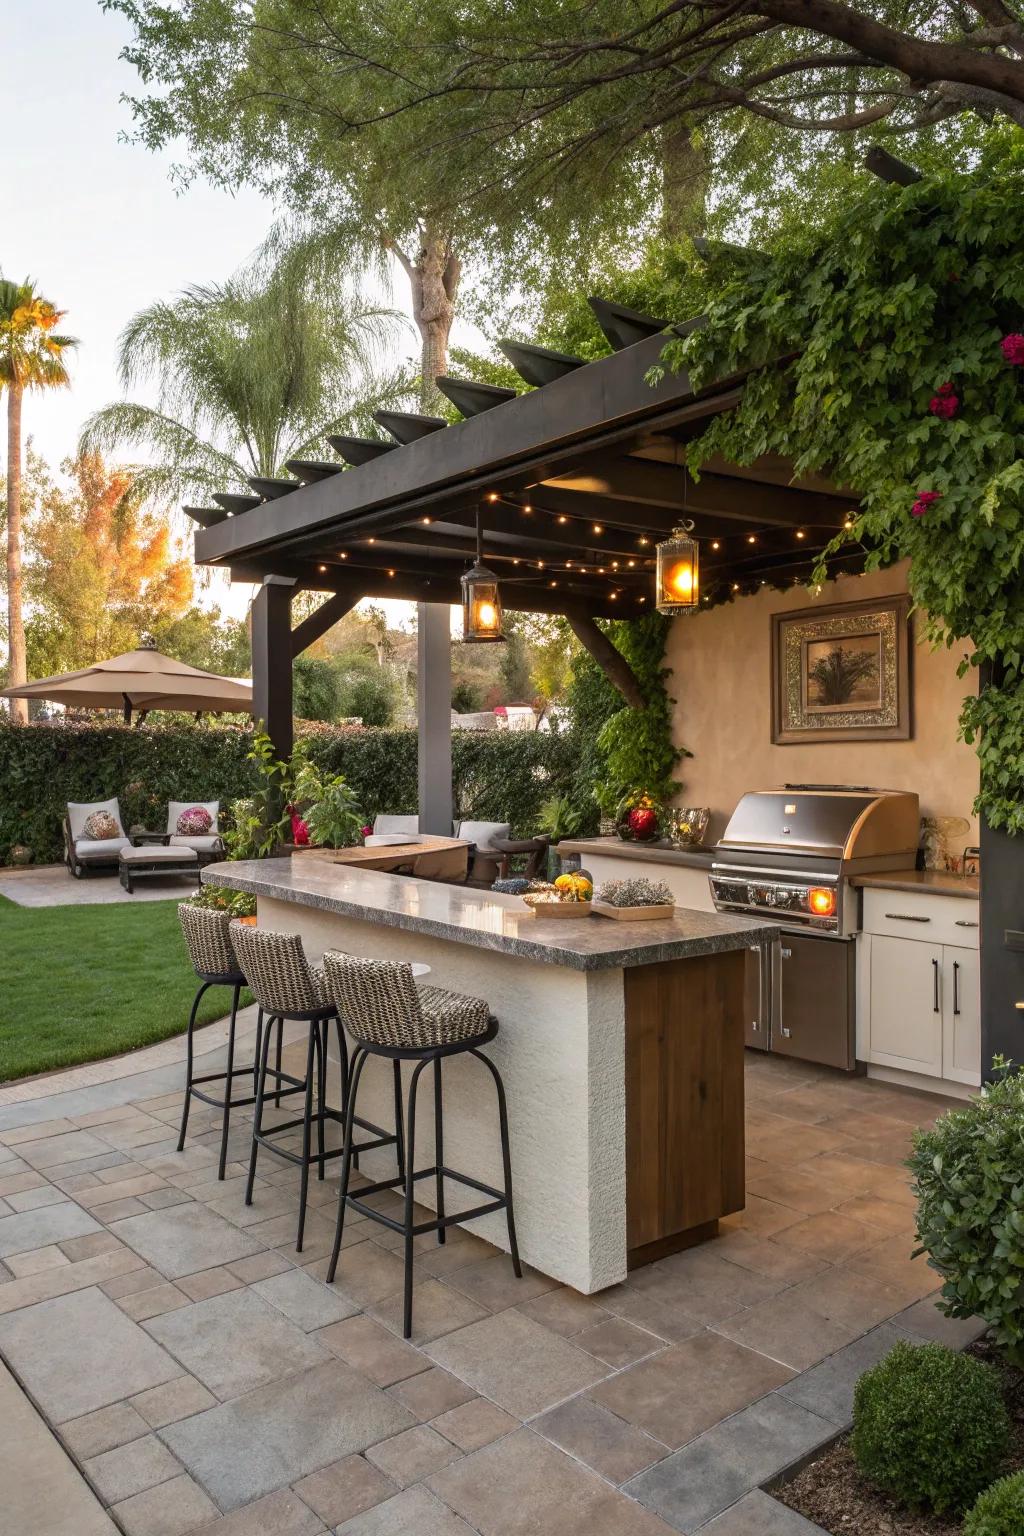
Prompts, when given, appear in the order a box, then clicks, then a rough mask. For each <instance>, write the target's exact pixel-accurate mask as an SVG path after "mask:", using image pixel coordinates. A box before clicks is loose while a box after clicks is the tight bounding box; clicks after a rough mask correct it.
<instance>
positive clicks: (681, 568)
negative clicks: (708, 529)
mask: <svg viewBox="0 0 1024 1536" xmlns="http://www.w3.org/2000/svg"><path fill="white" fill-rule="evenodd" d="M692 532H693V523H692V522H690V521H689V520H687V521H686V522H683V523H680V524H679V525H678V526H677V527H676V528H674V529H673V530H672V536H671V538H668V539H665V540H664V541H663V542H662V543H661V544H659V545H658V548H657V555H658V565H657V578H656V579H657V606H658V612H659V613H664V614H667V615H669V616H671V615H672V614H674V613H695V612H696V611H697V609H698V607H699V606H700V552H699V549H698V547H697V540H696V539H694V538H692V537H691V534H692Z"/></svg>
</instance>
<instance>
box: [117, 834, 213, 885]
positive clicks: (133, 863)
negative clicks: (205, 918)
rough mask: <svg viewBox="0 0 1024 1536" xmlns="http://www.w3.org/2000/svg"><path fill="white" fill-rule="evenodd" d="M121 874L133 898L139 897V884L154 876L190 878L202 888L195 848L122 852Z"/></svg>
mask: <svg viewBox="0 0 1024 1536" xmlns="http://www.w3.org/2000/svg"><path fill="white" fill-rule="evenodd" d="M117 873H118V877H119V879H120V881H121V884H122V885H123V886H124V888H125V890H126V891H127V892H128V894H129V896H132V895H134V894H135V882H136V880H144V879H148V878H149V877H150V876H151V875H189V876H190V877H191V878H193V879H194V880H195V882H196V884H197V885H198V884H199V856H198V854H197V853H196V852H195V850H194V849H192V848H165V847H162V846H160V845H151V846H149V847H141V848H122V849H121V856H120V858H119V859H118V862H117Z"/></svg>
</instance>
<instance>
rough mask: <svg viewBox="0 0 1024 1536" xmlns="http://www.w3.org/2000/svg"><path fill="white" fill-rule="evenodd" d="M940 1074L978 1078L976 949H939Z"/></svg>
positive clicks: (962, 1079)
mask: <svg viewBox="0 0 1024 1536" xmlns="http://www.w3.org/2000/svg"><path fill="white" fill-rule="evenodd" d="M942 969H943V975H942V1075H943V1077H948V1078H950V1079H951V1080H952V1081H953V1082H955V1083H970V1084H971V1085H972V1087H975V1088H977V1086H978V1085H979V1083H980V1082H981V968H980V965H979V955H978V951H977V950H976V949H960V948H956V947H954V946H953V945H950V944H947V945H946V946H945V948H944V949H943V951H942Z"/></svg>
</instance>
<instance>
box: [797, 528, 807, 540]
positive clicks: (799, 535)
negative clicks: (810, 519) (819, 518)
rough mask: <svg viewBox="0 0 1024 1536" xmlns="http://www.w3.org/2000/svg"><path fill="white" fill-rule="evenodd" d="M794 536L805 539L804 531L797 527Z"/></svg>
mask: <svg viewBox="0 0 1024 1536" xmlns="http://www.w3.org/2000/svg"><path fill="white" fill-rule="evenodd" d="M796 536H797V538H798V539H806V537H807V535H806V533H804V531H803V529H802V528H798V529H797V531H796Z"/></svg>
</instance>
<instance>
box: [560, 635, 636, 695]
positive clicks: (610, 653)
mask: <svg viewBox="0 0 1024 1536" xmlns="http://www.w3.org/2000/svg"><path fill="white" fill-rule="evenodd" d="M565 617H566V621H567V623H568V625H569V628H570V629H571V630H572V632H573V634H574V635H575V636H576V639H577V640H578V641H579V642H580V644H581V645H582V646H583V647H584V648H585V649H586V650H588V651H589V652H590V654H591V656H593V658H594V660H595V661H596V662H597V664H598V666H599V667H600V668H601V671H602V672H603V673H604V675H605V677H606V678H607V679H608V681H609V682H610V683H611V684H612V686H613V687H614V688H617V689H618V690H619V692H620V693H621V694H622V697H623V698H624V699H625V701H626V703H627V704H628V705H629V707H630V709H646V708H647V701H646V699H645V698H644V696H643V692H642V690H641V688H640V684H639V683H638V682H637V680H636V676H635V674H634V672H633V669H632V667H631V666H630V665H629V662H628V661H627V660H626V658H625V656H623V654H622V652H621V651H620V650H617V649H616V647H615V646H614V645H613V644H612V642H611V641H610V640H609V638H608V636H607V635H606V634H605V632H604V630H603V629H599V628H598V626H597V624H596V623H595V622H594V620H593V619H592V618H590V616H589V614H585V613H568V612H567V613H566V615H565Z"/></svg>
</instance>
